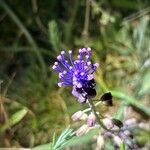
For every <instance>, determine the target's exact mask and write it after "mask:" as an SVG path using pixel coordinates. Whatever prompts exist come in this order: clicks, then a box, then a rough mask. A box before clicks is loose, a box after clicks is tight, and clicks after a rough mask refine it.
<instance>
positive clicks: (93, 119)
mask: <svg viewBox="0 0 150 150" xmlns="http://www.w3.org/2000/svg"><path fill="white" fill-rule="evenodd" d="M95 123H96V117H95V115H94V114H93V113H90V115H89V116H88V118H87V125H88V126H89V127H92V126H94V125H95Z"/></svg>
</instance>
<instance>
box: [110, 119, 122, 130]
mask: <svg viewBox="0 0 150 150" xmlns="http://www.w3.org/2000/svg"><path fill="white" fill-rule="evenodd" d="M112 122H113V123H114V124H115V125H116V126H118V127H119V128H122V127H123V123H122V122H121V121H120V120H118V119H114V118H113V119H112Z"/></svg>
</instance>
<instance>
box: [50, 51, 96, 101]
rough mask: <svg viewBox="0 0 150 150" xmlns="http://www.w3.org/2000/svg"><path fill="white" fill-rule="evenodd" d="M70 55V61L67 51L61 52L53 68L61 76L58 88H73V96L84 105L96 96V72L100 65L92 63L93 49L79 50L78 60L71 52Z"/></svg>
mask: <svg viewBox="0 0 150 150" xmlns="http://www.w3.org/2000/svg"><path fill="white" fill-rule="evenodd" d="M68 53H69V59H67V56H66V53H65V51H61V54H60V55H59V56H57V60H58V62H55V63H54V65H53V67H52V68H53V69H54V70H55V71H56V72H58V74H59V79H60V80H61V82H59V83H58V86H59V87H62V86H72V88H73V89H72V94H73V95H74V96H75V97H77V99H78V101H79V102H80V103H83V102H86V100H87V99H88V98H91V97H94V96H95V95H96V90H95V85H96V84H95V81H94V72H95V71H96V68H97V67H98V66H99V65H98V63H95V64H93V63H92V62H91V61H90V56H91V48H82V49H79V55H78V59H76V60H73V58H72V51H71V50H70V51H69V52H68Z"/></svg>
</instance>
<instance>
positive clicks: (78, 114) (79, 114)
mask: <svg viewBox="0 0 150 150" xmlns="http://www.w3.org/2000/svg"><path fill="white" fill-rule="evenodd" d="M82 115H83V112H82V111H81V110H80V111H77V112H75V113H74V114H73V115H72V116H71V119H72V120H73V121H77V120H79V119H80V118H81V117H82Z"/></svg>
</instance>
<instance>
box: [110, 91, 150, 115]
mask: <svg viewBox="0 0 150 150" xmlns="http://www.w3.org/2000/svg"><path fill="white" fill-rule="evenodd" d="M111 93H112V95H113V96H114V97H117V98H119V100H123V101H124V102H126V103H127V104H128V105H133V106H135V107H137V108H139V109H140V110H142V111H143V112H144V113H145V114H147V115H149V116H150V109H149V107H147V106H145V105H144V104H142V103H141V102H140V101H138V100H136V99H135V98H134V97H132V96H129V95H127V94H126V93H123V92H120V91H111Z"/></svg>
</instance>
